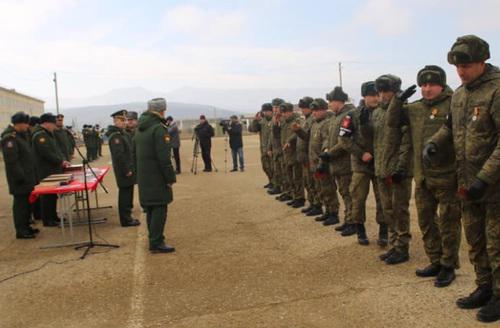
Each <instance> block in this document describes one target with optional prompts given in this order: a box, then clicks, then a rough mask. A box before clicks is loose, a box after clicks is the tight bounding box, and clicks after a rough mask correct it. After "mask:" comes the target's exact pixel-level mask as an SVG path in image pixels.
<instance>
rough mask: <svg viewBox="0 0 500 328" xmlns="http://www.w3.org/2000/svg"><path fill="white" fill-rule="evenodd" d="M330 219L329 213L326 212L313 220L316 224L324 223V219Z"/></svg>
mask: <svg viewBox="0 0 500 328" xmlns="http://www.w3.org/2000/svg"><path fill="white" fill-rule="evenodd" d="M329 217H330V213H328V212H325V214H323V215H322V216H318V217H317V218H315V219H314V220H315V221H317V222H323V221H325V220H326V219H328V218H329Z"/></svg>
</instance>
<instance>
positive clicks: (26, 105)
mask: <svg viewBox="0 0 500 328" xmlns="http://www.w3.org/2000/svg"><path fill="white" fill-rule="evenodd" d="M44 103H45V102H44V101H43V100H40V99H37V98H34V97H30V96H27V95H24V94H22V93H19V92H16V90H15V89H6V88H2V87H0V130H3V129H4V128H5V127H7V125H9V123H10V118H11V117H12V115H13V114H14V113H16V112H20V111H23V112H25V113H26V114H28V115H30V116H40V115H42V114H43V112H44V108H43V106H44Z"/></svg>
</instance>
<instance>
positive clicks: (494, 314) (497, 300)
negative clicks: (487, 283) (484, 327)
mask: <svg viewBox="0 0 500 328" xmlns="http://www.w3.org/2000/svg"><path fill="white" fill-rule="evenodd" d="M476 317H477V320H479V321H482V322H495V321H497V320H500V297H498V296H493V297H492V298H491V299H490V301H489V302H488V304H486V305H485V306H483V307H482V308H481V309H480V310H479V312H478V313H477V315H476Z"/></svg>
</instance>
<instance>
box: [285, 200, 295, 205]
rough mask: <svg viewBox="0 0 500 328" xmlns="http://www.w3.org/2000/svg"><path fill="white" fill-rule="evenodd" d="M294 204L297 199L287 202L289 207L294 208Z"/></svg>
mask: <svg viewBox="0 0 500 328" xmlns="http://www.w3.org/2000/svg"><path fill="white" fill-rule="evenodd" d="M294 203H295V199H292V200H291V201H289V202H286V204H287V205H288V206H292V205H293V204H294Z"/></svg>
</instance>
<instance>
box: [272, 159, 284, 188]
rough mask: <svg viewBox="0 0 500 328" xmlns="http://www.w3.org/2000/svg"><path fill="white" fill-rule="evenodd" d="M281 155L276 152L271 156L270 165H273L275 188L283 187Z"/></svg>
mask: <svg viewBox="0 0 500 328" xmlns="http://www.w3.org/2000/svg"><path fill="white" fill-rule="evenodd" d="M282 162H283V155H282V154H280V153H278V154H274V153H273V157H272V167H273V179H272V182H273V186H274V187H275V188H280V189H282V190H283V189H284V188H283V187H284V186H283V165H282Z"/></svg>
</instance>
